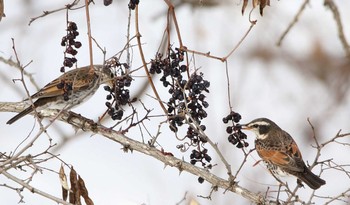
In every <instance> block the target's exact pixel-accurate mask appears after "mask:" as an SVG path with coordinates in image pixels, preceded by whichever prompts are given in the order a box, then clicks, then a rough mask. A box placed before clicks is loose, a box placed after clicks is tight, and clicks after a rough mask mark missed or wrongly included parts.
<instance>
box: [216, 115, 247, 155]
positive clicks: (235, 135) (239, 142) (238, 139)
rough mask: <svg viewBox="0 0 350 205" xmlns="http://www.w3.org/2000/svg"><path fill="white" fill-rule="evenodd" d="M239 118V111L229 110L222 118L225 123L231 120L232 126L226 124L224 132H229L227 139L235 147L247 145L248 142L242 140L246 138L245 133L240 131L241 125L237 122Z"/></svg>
mask: <svg viewBox="0 0 350 205" xmlns="http://www.w3.org/2000/svg"><path fill="white" fill-rule="evenodd" d="M241 118H242V117H241V115H240V114H239V113H237V112H234V111H231V113H230V114H229V115H227V116H226V117H224V118H223V119H222V121H223V122H224V123H225V124H227V123H228V122H229V121H232V126H228V127H227V128H226V132H227V133H228V134H229V136H228V141H229V142H230V143H232V144H233V145H236V147H237V148H243V147H248V146H249V144H248V142H246V141H244V140H245V139H247V135H246V134H244V133H243V132H242V131H241V126H240V125H239V124H237V123H238V122H239V121H240V120H241Z"/></svg>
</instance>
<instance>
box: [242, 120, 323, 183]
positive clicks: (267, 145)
mask: <svg viewBox="0 0 350 205" xmlns="http://www.w3.org/2000/svg"><path fill="white" fill-rule="evenodd" d="M242 129H246V130H250V131H253V132H254V133H255V134H256V136H257V137H256V140H255V149H256V151H257V153H258V155H259V156H260V157H261V158H262V160H263V161H264V162H265V163H266V165H267V168H268V169H269V170H270V171H271V172H272V173H273V174H276V175H279V176H283V175H293V176H295V177H297V178H298V179H300V180H301V181H303V182H304V183H306V184H307V185H308V186H309V187H310V188H311V189H318V188H320V186H322V185H324V184H326V182H325V181H324V180H323V179H321V178H320V177H318V176H317V175H315V174H314V173H312V172H311V171H310V169H309V168H308V167H307V166H306V165H305V162H304V160H303V158H302V155H301V152H300V150H299V148H298V145H297V144H296V143H295V141H294V140H293V138H292V137H291V136H290V135H289V134H288V133H287V132H286V131H284V130H282V129H281V128H280V127H279V126H278V125H277V124H276V123H274V122H273V121H271V120H269V119H267V118H258V119H255V120H253V121H251V122H250V123H248V124H245V125H242Z"/></svg>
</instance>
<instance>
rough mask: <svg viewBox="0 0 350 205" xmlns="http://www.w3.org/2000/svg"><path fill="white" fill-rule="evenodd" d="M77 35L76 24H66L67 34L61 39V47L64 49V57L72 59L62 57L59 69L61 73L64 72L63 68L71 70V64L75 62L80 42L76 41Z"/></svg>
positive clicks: (70, 22)
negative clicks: (61, 64)
mask: <svg viewBox="0 0 350 205" xmlns="http://www.w3.org/2000/svg"><path fill="white" fill-rule="evenodd" d="M78 35H79V32H78V26H77V24H76V23H74V22H72V21H69V22H68V24H67V34H66V35H65V36H64V37H63V38H62V41H61V46H64V47H66V50H65V52H64V53H65V55H67V54H68V55H71V56H72V57H67V56H65V57H64V61H63V66H62V67H61V72H65V67H68V68H71V67H73V64H74V63H76V62H77V59H76V58H75V57H74V56H75V55H77V53H78V51H77V50H76V49H79V48H80V47H81V45H82V44H81V42H80V41H76V40H75V39H76V37H77V36H78Z"/></svg>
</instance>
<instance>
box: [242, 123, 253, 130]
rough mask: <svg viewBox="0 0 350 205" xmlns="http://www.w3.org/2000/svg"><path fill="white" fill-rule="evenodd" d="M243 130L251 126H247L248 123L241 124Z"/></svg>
mask: <svg viewBox="0 0 350 205" xmlns="http://www.w3.org/2000/svg"><path fill="white" fill-rule="evenodd" d="M241 128H242V130H250V129H251V128H250V127H248V126H247V124H243V125H241Z"/></svg>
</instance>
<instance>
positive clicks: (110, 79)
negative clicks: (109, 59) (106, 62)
mask: <svg viewBox="0 0 350 205" xmlns="http://www.w3.org/2000/svg"><path fill="white" fill-rule="evenodd" d="M94 68H95V72H96V74H97V75H98V76H99V77H100V83H99V84H107V85H108V86H109V87H113V83H114V77H115V74H114V73H113V72H112V70H111V68H108V67H105V66H102V65H94Z"/></svg>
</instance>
